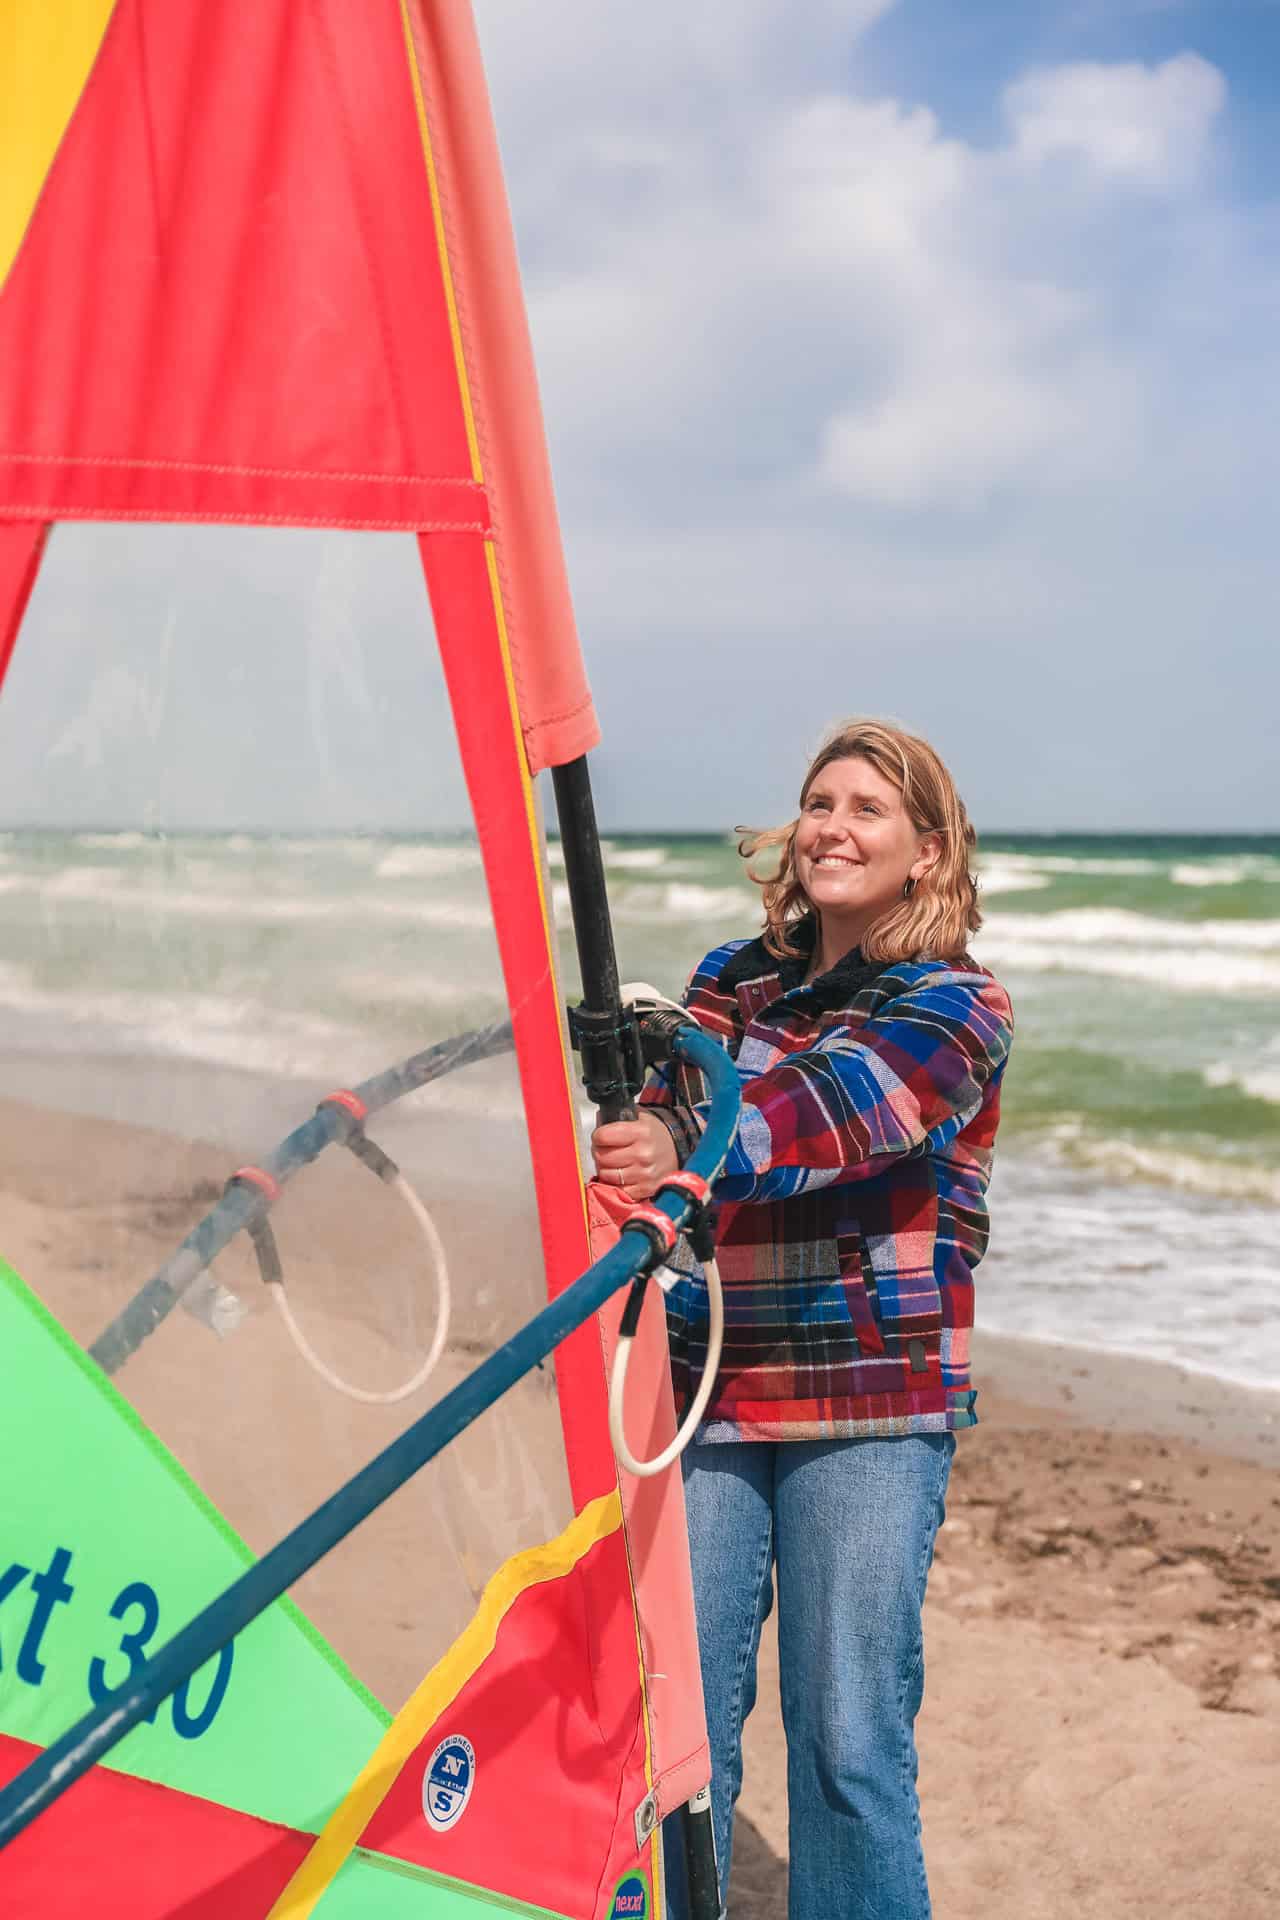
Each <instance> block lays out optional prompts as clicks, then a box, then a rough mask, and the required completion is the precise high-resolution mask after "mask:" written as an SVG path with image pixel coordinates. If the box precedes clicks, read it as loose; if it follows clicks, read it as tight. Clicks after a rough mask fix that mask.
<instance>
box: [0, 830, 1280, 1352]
mask: <svg viewBox="0 0 1280 1920" xmlns="http://www.w3.org/2000/svg"><path fill="white" fill-rule="evenodd" d="M605 858H606V872H607V877H608V883H609V891H610V899H611V904H612V910H613V917H614V923H615V929H616V938H617V945H618V951H619V960H620V968H621V973H622V977H623V978H624V980H644V981H647V982H649V983H651V984H652V985H654V986H656V987H658V988H659V989H661V990H662V991H663V992H666V993H668V994H674V993H678V991H679V989H680V988H681V986H682V985H683V983H684V980H685V978H686V977H687V975H688V973H689V970H690V968H691V967H692V965H693V964H694V962H695V961H696V960H697V959H698V958H699V957H700V956H701V955H702V954H703V953H704V952H705V951H707V950H708V949H709V948H711V947H712V946H714V945H716V944H717V943H718V942H719V941H721V940H724V939H727V938H730V937H734V936H741V935H746V934H750V933H752V932H753V931H755V930H756V929H757V928H758V925H759V920H760V907H759V896H758V893H757V891H756V889H755V888H754V887H753V886H752V884H751V882H750V881H749V879H748V878H747V877H746V875H745V873H744V870H743V864H742V862H741V860H740V859H739V857H738V854H737V851H736V847H735V845H734V842H733V841H732V839H731V838H730V837H728V836H726V835H723V834H709V833H687V834H671V833H652V834H639V835H615V836H613V837H611V838H609V839H608V840H607V841H606V843H605ZM979 878H980V896H981V902H982V908H983V914H984V923H983V926H982V929H981V931H980V932H979V933H978V935H977V936H976V938H975V941H974V952H975V954H976V955H977V957H978V958H979V959H980V960H981V961H983V962H984V963H985V964H986V965H987V966H989V967H990V968H991V969H992V970H993V971H994V972H995V973H996V974H997V975H998V976H999V977H1000V978H1001V979H1002V980H1003V981H1004V982H1005V984H1006V985H1007V986H1008V988H1009V990H1010V992H1011V994H1012V996H1013V1002H1014V1007H1015V1012H1016V1018H1017V1039H1016V1043H1015V1049H1014V1055H1013V1058H1012V1061H1011V1064H1010V1067H1009V1070H1008V1074H1007V1078H1006V1084H1005V1102H1004V1116H1003V1121H1002V1129H1001V1137H1000V1143H999V1148H998V1153H997V1169H996V1174H995V1178H994V1181H993V1185H992V1191H991V1207H992V1221H993V1231H992V1239H991V1247H990V1251H989V1253H988V1255H987V1258H986V1259H985V1261H984V1262H983V1264H982V1267H981V1268H980V1270H979V1273H978V1279H977V1299H978V1321H979V1325H980V1326H982V1327H985V1328H988V1329H990V1330H992V1331H996V1332H1006V1333H1012V1334H1018V1335H1021V1336H1024V1337H1030V1338H1034V1339H1037V1340H1044V1341H1051V1342H1062V1343H1068V1344H1070V1345H1073V1346H1084V1347H1090V1348H1101V1349H1106V1350H1109V1351H1112V1352H1118V1353H1123V1354H1131V1355H1138V1356H1143V1357H1146V1358H1148V1359H1154V1360H1161V1361H1171V1362H1175V1363H1178V1364H1180V1365H1182V1366H1185V1367H1188V1368H1191V1369H1194V1370H1199V1371H1203V1372H1207V1373H1210V1374H1213V1375H1216V1376H1219V1377H1220V1378H1222V1379H1226V1380H1230V1381H1237V1382H1241V1383H1244V1384H1247V1385H1251V1386H1258V1387H1271V1388H1276V1387H1280V1285H1278V1284H1277V1278H1276V1269H1277V1258H1278V1252H1280V837H1277V836H1270V837H1267V836H1258V837H1231V836H1224V837H1213V838H1208V837H1171V836H1159V835H1156V836H1152V835H1145V836H1138V835H1089V836H1082V835H1050V836H1030V835H1008V836H992V837H990V838H988V839H987V840H986V841H985V843H984V845H983V848H982V852H981V856H980V862H979ZM548 884H549V886H550V889H551V894H552V899H553V902H554V907H555V914H556V919H557V923H558V926H559V928H560V933H561V939H562V944H563V966H564V974H565V985H566V992H569V993H571V992H572V991H573V988H574V962H573V946H572V938H571V935H570V931H569V924H568V898H567V891H566V889H565V887H564V884H563V869H562V861H561V859H560V851H559V848H558V847H557V845H556V844H555V842H554V841H552V842H551V843H550V845H549V847H548ZM505 1010H506V996H505V992H504V989H503V985H502V980H501V975H500V971H499V967H498V962H497V957H496V951H495V946H494V939H493V933H492V925H491V920H490V916H489V910H488V904H487V896H486V891H485V884H484V878H483V873H482V871H481V864H480V859H479V854H478V851H477V849H476V847H475V845H474V844H473V842H471V841H470V840H469V839H467V838H464V837H461V836H456V835H454V836H449V835H445V836H432V837H430V838H425V837H421V838H415V837H413V836H407V835H376V834H350V835H344V836H329V837H325V838H308V837H305V836H301V837H299V836H280V835H270V834H250V833H232V834H208V835H206V834H175V833H152V832H144V831H122V832H109V833H104V832H80V833H68V832H36V831H14V832H9V833H0V1090H4V1089H5V1087H6V1084H7V1087H8V1089H9V1090H11V1091H14V1092H16V1093H20V1094H21V1095H22V1096H23V1097H37V1098H41V1097H47V1098H48V1100H49V1102H50V1103H51V1104H58V1103H59V1102H65V1103H68V1104H73V1105H76V1106H78V1107H79V1108H81V1109H91V1108H92V1107H93V1106H94V1105H95V1096H94V1092H93V1089H94V1087H95V1085H98V1084H102V1085H106V1084H107V1080H106V1079H104V1078H102V1073H101V1070H102V1067H103V1063H115V1066H116V1068H117V1073H116V1077H115V1080H114V1082H112V1084H115V1085H118V1082H119V1072H118V1069H119V1068H120V1067H121V1066H122V1065H124V1064H125V1063H129V1065H130V1071H131V1072H133V1071H134V1070H135V1069H136V1080H137V1084H138V1086H139V1087H140V1088H141V1087H146V1088H154V1087H155V1086H156V1085H157V1084H158V1083H159V1082H163V1081H164V1079H165V1076H166V1074H167V1075H168V1076H169V1077H170V1078H171V1079H172V1081H173V1083H174V1084H175V1085H176V1084H181V1086H182V1087H183V1088H184V1089H185V1092H184V1097H183V1103H182V1104H181V1105H175V1104H174V1103H173V1102H170V1103H169V1105H168V1106H167V1107H166V1108H165V1109H164V1112H163V1115H162V1116H159V1115H158V1113H157V1111H156V1110H155V1109H154V1099H153V1101H152V1110H151V1111H150V1112H148V1111H146V1110H145V1102H144V1103H142V1105H140V1107H139V1110H138V1113H137V1116H136V1117H139V1118H143V1119H146V1118H150V1119H152V1120H153V1121H155V1120H156V1119H157V1118H158V1117H163V1119H164V1122H165V1124H168V1125H175V1124H176V1125H179V1126H182V1127H185V1128H189V1130H190V1131H192V1132H193V1133H195V1134H200V1135H202V1136H204V1137H217V1133H218V1127H217V1115H216V1114H215V1113H206V1112H203V1111H202V1110H201V1108H202V1103H204V1104H208V1103H210V1102H213V1101H214V1098H215V1091H216V1092H217V1097H218V1098H219V1099H220V1098H221V1097H222V1093H223V1092H224V1091H225V1088H226V1086H227V1085H228V1084H230V1081H231V1080H232V1079H236V1084H240V1083H241V1082H242V1081H243V1082H250V1083H252V1084H254V1085H267V1084H269V1085H270V1086H271V1088H272V1089H274V1095H273V1100H274V1105H273V1111H274V1110H275V1108H276V1107H279V1109H280V1110H281V1111H283V1109H284V1107H285V1106H287V1105H288V1101H289V1098H290V1096H291V1094H294V1093H296V1098H297V1100H298V1101H305V1099H306V1098H308V1097H310V1095H311V1092H312V1091H313V1090H314V1088H315V1087H316V1086H318V1085H322V1084H323V1085H324V1086H332V1085H334V1084H347V1085H350V1084H352V1083H353V1082H354V1081H356V1080H358V1079H359V1078H362V1077H364V1076H365V1075H367V1074H370V1073H373V1072H376V1071H377V1070H378V1069H379V1068H381V1067H383V1066H386V1065H389V1064H390V1063H391V1062H393V1061H395V1060H398V1059H400V1058H403V1057H405V1056H406V1055H408V1054H410V1053H412V1052H415V1051H416V1050H418V1049H419V1048H421V1047H423V1046H425V1045H428V1044H429V1043H431V1042H432V1041H435V1040H438V1039H442V1038H444V1037H446V1036H448V1035H451V1034H456V1033H459V1032H462V1031H464V1030H465V1029H467V1028H468V1027H471V1026H474V1025H476V1024H478V1023H481V1022H485V1021H489V1020H491V1019H495V1018H499V1017H501V1016H502V1015H503V1013H504V1012H505ZM474 1071H477V1072H478V1071H479V1070H474ZM219 1074H221V1076H222V1077H221V1078H219ZM237 1076H238V1078H237ZM464 1080H465V1076H464V1075H459V1076H458V1084H457V1086H456V1088H454V1089H452V1091H451V1092H450V1093H449V1095H448V1097H449V1098H451V1099H456V1100H457V1101H458V1102H459V1103H460V1104H461V1105H465V1104H466V1103H467V1100H468V1098H469V1097H470V1098H471V1099H472V1104H473V1107H474V1108H476V1109H477V1110H479V1111H485V1112H489V1113H491V1114H492V1116H493V1118H494V1120H495V1123H496V1122H498V1121H501V1123H502V1124H503V1125H504V1126H507V1127H512V1126H518V1125H519V1124H520V1115H519V1109H518V1105H517V1104H516V1096H515V1094H514V1091H513V1090H512V1091H510V1092H509V1093H507V1094H504V1095H502V1096H498V1095H497V1094H495V1090H494V1086H493V1084H491V1083H485V1084H483V1085H482V1086H481V1087H480V1091H479V1092H478V1093H473V1094H472V1095H471V1096H469V1095H468V1090H467V1087H466V1085H464V1084H463V1083H464ZM499 1097H500V1098H501V1099H502V1100H505V1101H506V1102H507V1104H506V1106H505V1107H504V1108H503V1110H502V1111H501V1112H498V1111H496V1110H495V1108H494V1101H495V1099H497V1098H499ZM306 1110H307V1109H306V1106H305V1104H304V1105H303V1106H302V1109H301V1111H302V1113H303V1114H305V1112H306ZM0 1250H2V1240H0Z"/></svg>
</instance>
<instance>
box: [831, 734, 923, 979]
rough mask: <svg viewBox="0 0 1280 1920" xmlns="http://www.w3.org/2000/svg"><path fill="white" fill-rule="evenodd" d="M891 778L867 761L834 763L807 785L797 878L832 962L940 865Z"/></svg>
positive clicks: (856, 760) (837, 761)
mask: <svg viewBox="0 0 1280 1920" xmlns="http://www.w3.org/2000/svg"><path fill="white" fill-rule="evenodd" d="M941 851H942V842H941V840H940V839H939V837H938V835H937V834H936V833H921V832H920V831H919V830H918V828H917V827H916V824H915V822H914V821H913V820H912V818H911V815H910V814H909V813H908V811H907V809H906V807H905V806H904V805H903V800H902V795H901V793H900V792H899V791H898V789H897V788H896V787H895V786H894V785H893V782H892V781H891V780H887V779H886V778H885V776H884V775H883V774H882V773H880V772H879V771H878V769H877V768H875V767H874V766H872V764H871V762H870V761H869V760H864V759H862V758H861V757H851V758H849V759H846V760H829V761H828V762H827V764H826V766H825V767H822V768H821V769H820V770H819V772H818V773H816V774H815V775H814V777H813V779H812V780H811V781H810V783H809V786H808V789H807V791H806V793H805V796H804V803H803V805H802V807H801V809H800V818H799V821H798V822H797V824H796V838H795V866H796V877H797V879H798V880H799V882H800V885H801V886H802V887H803V889H804V891H805V894H806V896H807V898H808V900H809V903H810V905H811V906H812V907H813V908H814V909H815V911H816V912H817V914H818V917H819V919H820V920H821V923H822V944H823V947H824V949H826V950H827V957H828V958H829V957H830V953H831V951H833V950H834V948H835V947H837V946H838V947H840V948H842V949H843V950H844V951H848V949H849V948H850V947H853V946H856V945H857V943H858V941H859V940H860V938H861V937H862V934H863V933H864V932H865V930H866V928H867V927H869V926H870V925H871V923H872V921H873V920H878V919H879V918H880V916H881V914H882V913H887V912H888V910H889V908H890V907H892V906H894V905H896V903H897V902H898V901H899V900H901V898H902V895H903V888H904V886H905V884H906V882H907V881H908V880H909V879H910V880H915V881H919V880H921V879H923V878H924V876H925V874H927V873H928V871H929V869H930V868H931V867H932V866H933V865H934V864H935V863H936V861H937V859H938V856H939V854H940V853H941Z"/></svg>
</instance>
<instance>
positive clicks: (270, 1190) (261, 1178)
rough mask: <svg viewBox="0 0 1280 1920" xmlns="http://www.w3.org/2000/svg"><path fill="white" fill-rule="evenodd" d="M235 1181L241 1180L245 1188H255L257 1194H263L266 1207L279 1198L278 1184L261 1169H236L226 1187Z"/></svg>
mask: <svg viewBox="0 0 1280 1920" xmlns="http://www.w3.org/2000/svg"><path fill="white" fill-rule="evenodd" d="M236 1180H243V1181H244V1183H245V1185H246V1186H247V1187H256V1188H257V1189H258V1192H259V1193H263V1194H265V1195H266V1197H267V1204H268V1206H273V1205H274V1204H275V1202H276V1201H277V1200H278V1199H279V1198H280V1187H279V1183H278V1182H277V1181H275V1180H273V1179H272V1178H271V1175H270V1174H269V1173H264V1172H263V1171H262V1168H261V1167H237V1168H236V1170H235V1172H234V1173H233V1174H232V1176H231V1179H230V1180H228V1182H227V1185H228V1186H230V1185H231V1184H232V1182H233V1181H236Z"/></svg>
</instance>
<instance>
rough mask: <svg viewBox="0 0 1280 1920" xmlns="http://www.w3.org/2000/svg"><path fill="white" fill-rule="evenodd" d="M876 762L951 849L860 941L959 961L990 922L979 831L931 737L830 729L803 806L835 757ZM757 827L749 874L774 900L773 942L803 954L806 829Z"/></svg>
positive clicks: (875, 948)
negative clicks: (985, 913) (802, 845)
mask: <svg viewBox="0 0 1280 1920" xmlns="http://www.w3.org/2000/svg"><path fill="white" fill-rule="evenodd" d="M852 759H859V760H868V761H870V763H871V765H872V766H873V767H874V768H875V770H876V772H877V773H879V774H881V775H883V777H884V778H885V779H886V780H888V781H889V782H890V783H891V785H893V786H894V787H896V788H897V790H898V792H899V793H900V794H901V795H902V803H903V805H904V806H905V808H906V810H907V812H908V814H909V815H910V816H911V820H912V824H913V825H914V826H915V829H916V831H917V833H922V834H923V833H936V834H937V835H938V837H939V839H940V840H941V842H942V852H941V853H940V855H939V856H938V859H937V861H936V862H935V864H934V865H933V866H932V867H931V868H930V869H929V872H928V873H927V874H926V875H925V876H924V877H923V878H922V879H921V880H919V881H917V883H916V885H915V887H914V889H913V890H912V893H911V895H910V897H909V898H903V899H902V900H899V901H897V902H895V904H894V905H893V906H892V907H890V908H889V910H888V912H886V913H883V914H881V916H880V918H879V919H878V920H875V921H873V922H872V924H871V926H870V927H868V929H867V931H866V933H865V934H864V935H863V937H862V940H861V941H860V943H859V945H860V948H861V951H862V956H863V958H864V959H866V960H880V961H884V962H886V963H890V962H893V961H895V960H918V959H921V958H923V957H926V956H927V957H929V958H931V959H935V960H958V959H960V958H962V957H963V956H964V954H965V951H966V948H967V946H968V937H969V935H970V934H972V933H976V932H977V930H978V928H979V927H980V926H981V925H982V915H981V913H980V912H979V910H978V883H977V881H976V880H975V879H974V877H973V874H972V872H971V871H970V867H969V856H970V854H971V853H972V852H973V850H974V848H975V847H976V846H977V844H978V836H977V834H976V833H975V832H974V829H973V825H972V823H971V821H970V819H969V815H968V813H967V812H966V811H965V805H964V802H963V800H962V799H961V798H960V795H959V794H958V793H957V792H956V789H955V782H954V781H953V780H952V778H951V775H950V774H949V773H948V772H947V769H946V767H945V766H944V765H943V763H942V761H941V760H940V759H939V758H938V755H937V754H936V753H935V752H934V750H933V748H932V747H931V746H930V745H929V743H928V741H927V740H921V739H920V738H919V737H918V736H917V735H916V734H913V733H907V732H906V731H905V730H904V729H903V728H902V727H895V726H892V725H890V724H889V723H888V722H887V721H883V720H848V721H846V722H845V723H844V725H842V726H840V727H837V728H836V730H835V732H834V733H831V734H829V735H828V737H827V738H826V739H825V740H824V741H823V743H822V745H821V747H820V748H819V749H818V752H817V754H816V755H815V757H814V760H813V762H812V764H811V766H810V768H809V771H808V772H807V773H806V774H805V777H804V783H803V785H802V786H801V788H800V810H801V812H803V810H804V804H805V801H806V799H807V798H808V794H809V789H810V787H811V786H812V785H813V783H814V781H815V780H816V779H817V777H818V775H819V774H820V773H821V772H822V769H823V768H824V767H826V766H829V765H830V764H831V762H832V761H833V760H852ZM798 825H799V820H798V819H796V820H792V821H791V822H790V823H789V824H788V825H787V826H785V827H768V828H765V829H763V830H760V831H756V830H754V829H752V828H749V827H739V828H738V829H737V831H738V836H739V838H738V852H739V853H740V854H741V855H742V857H743V859H744V860H745V861H746V862H747V873H748V875H749V876H750V878H751V879H752V880H753V881H754V882H755V884H756V885H757V886H758V887H759V888H760V890H761V893H762V895H763V898H764V914H765V930H764V944H765V946H766V947H767V948H768V950H769V952H770V953H772V954H773V955H774V956H775V957H776V958H777V959H780V960H782V959H791V960H798V959H801V958H803V954H802V952H801V949H800V948H798V947H796V946H795V945H793V943H792V940H791V938H790V936H791V934H792V933H794V931H795V929H796V927H797V926H798V925H799V923H800V922H801V921H802V920H803V919H804V918H805V917H806V915H807V914H808V913H809V912H810V911H811V908H810V905H809V900H808V897H807V895H806V894H805V891H804V889H803V887H802V886H801V885H800V881H799V878H798V876H797V873H796V851H795V849H796V828H797V826H798ZM773 847H776V848H778V850H779V852H778V860H777V864H776V866H775V868H774V869H773V871H772V872H769V873H757V872H756V871H755V869H754V868H753V867H752V865H751V862H752V860H754V859H755V857H756V856H757V854H760V853H763V852H765V851H766V850H767V849H770V848H773Z"/></svg>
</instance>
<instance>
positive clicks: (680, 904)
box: [616, 880, 760, 924]
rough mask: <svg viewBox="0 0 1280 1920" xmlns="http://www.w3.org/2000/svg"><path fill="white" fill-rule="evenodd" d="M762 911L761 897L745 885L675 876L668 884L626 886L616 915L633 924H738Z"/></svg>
mask: <svg viewBox="0 0 1280 1920" xmlns="http://www.w3.org/2000/svg"><path fill="white" fill-rule="evenodd" d="M759 912H760V902H759V900H758V898H757V897H756V896H755V895H754V894H751V893H748V892H747V890H746V888H745V887H704V886H700V885H698V884H697V883H695V882H691V881H685V880H673V881H671V882H670V883H669V884H668V885H667V886H644V885H641V886H632V887H624V888H622V889H620V891H619V893H618V897H617V905H616V917H617V919H619V920H621V921H626V922H629V923H632V924H634V923H635V922H638V921H649V922H654V921H658V922H670V923H673V924H674V923H677V922H684V921H692V920H725V921H731V922H733V923H734V924H737V923H738V922H740V921H741V919H742V917H743V915H744V914H745V915H748V916H755V917H758V916H759Z"/></svg>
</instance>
